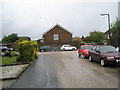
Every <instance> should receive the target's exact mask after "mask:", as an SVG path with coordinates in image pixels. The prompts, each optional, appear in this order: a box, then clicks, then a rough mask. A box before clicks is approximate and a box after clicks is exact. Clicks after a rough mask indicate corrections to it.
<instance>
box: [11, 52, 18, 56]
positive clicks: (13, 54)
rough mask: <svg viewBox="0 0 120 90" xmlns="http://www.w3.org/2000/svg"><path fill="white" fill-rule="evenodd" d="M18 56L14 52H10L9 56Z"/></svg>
mask: <svg viewBox="0 0 120 90" xmlns="http://www.w3.org/2000/svg"><path fill="white" fill-rule="evenodd" d="M18 55H19V54H18V52H16V51H10V56H11V57H12V56H18Z"/></svg>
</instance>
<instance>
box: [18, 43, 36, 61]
mask: <svg viewBox="0 0 120 90" xmlns="http://www.w3.org/2000/svg"><path fill="white" fill-rule="evenodd" d="M18 49H19V53H20V56H19V58H18V59H17V61H18V62H30V61H33V60H34V59H35V58H37V57H38V53H37V51H38V49H37V42H35V41H21V42H19V43H18Z"/></svg>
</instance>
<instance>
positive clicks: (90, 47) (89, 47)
mask: <svg viewBox="0 0 120 90" xmlns="http://www.w3.org/2000/svg"><path fill="white" fill-rule="evenodd" d="M92 48H93V46H84V47H83V48H82V49H92Z"/></svg>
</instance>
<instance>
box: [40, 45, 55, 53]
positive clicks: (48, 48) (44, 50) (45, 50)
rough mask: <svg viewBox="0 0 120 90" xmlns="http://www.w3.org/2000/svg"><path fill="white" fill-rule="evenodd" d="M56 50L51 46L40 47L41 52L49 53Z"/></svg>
mask: <svg viewBox="0 0 120 90" xmlns="http://www.w3.org/2000/svg"><path fill="white" fill-rule="evenodd" d="M55 50H56V49H55V48H54V47H51V46H41V47H40V52H47V51H55Z"/></svg>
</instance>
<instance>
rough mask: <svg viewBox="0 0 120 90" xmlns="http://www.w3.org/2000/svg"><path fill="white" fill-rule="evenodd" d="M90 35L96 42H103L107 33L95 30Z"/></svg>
mask: <svg viewBox="0 0 120 90" xmlns="http://www.w3.org/2000/svg"><path fill="white" fill-rule="evenodd" d="M90 37H91V38H92V41H94V42H102V41H103V40H104V38H105V34H104V33H103V32H100V31H93V32H90Z"/></svg>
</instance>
